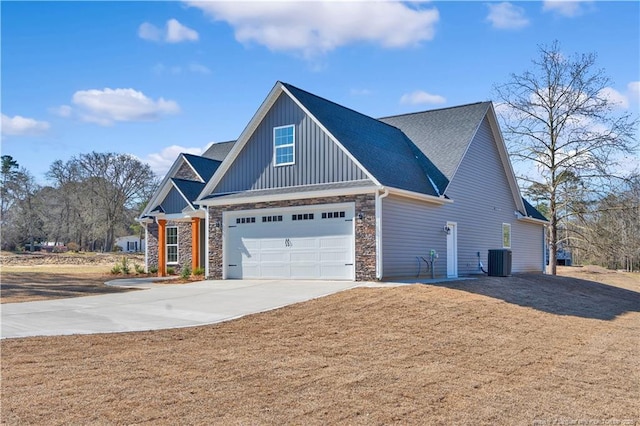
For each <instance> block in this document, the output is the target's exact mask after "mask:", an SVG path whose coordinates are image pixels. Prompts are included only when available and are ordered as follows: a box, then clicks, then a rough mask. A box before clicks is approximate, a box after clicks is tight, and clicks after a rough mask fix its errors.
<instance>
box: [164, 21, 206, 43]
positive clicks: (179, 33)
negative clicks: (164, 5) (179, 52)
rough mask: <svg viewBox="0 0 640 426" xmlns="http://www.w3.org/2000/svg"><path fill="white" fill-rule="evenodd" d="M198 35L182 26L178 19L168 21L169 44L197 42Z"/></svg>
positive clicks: (167, 36) (167, 39)
mask: <svg viewBox="0 0 640 426" xmlns="http://www.w3.org/2000/svg"><path fill="white" fill-rule="evenodd" d="M197 40H198V33H197V32H196V31H195V30H192V29H191V28H189V27H186V26H184V25H182V24H181V23H180V22H178V20H177V19H169V20H168V21H167V35H166V36H165V41H166V42H167V43H180V42H181V41H197Z"/></svg>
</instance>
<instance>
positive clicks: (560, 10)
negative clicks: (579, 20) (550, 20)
mask: <svg viewBox="0 0 640 426" xmlns="http://www.w3.org/2000/svg"><path fill="white" fill-rule="evenodd" d="M591 3H592V1H589V0H586V1H581V0H545V1H544V2H543V4H542V10H543V11H544V12H553V13H555V14H556V15H561V16H566V17H568V18H573V17H574V16H578V15H581V14H582V13H583V12H584V9H585V8H584V6H586V5H589V4H591Z"/></svg>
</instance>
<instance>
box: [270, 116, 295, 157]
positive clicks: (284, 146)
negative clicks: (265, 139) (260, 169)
mask: <svg viewBox="0 0 640 426" xmlns="http://www.w3.org/2000/svg"><path fill="white" fill-rule="evenodd" d="M289 127H291V129H292V130H293V135H292V137H293V141H292V142H291V143H290V144H286V145H278V146H276V131H277V130H279V129H286V128H289ZM289 147H291V148H292V150H293V161H291V162H288V163H278V161H277V159H278V155H277V153H278V148H289ZM293 164H296V126H295V125H293V124H287V125H286V126H276V127H274V128H273V166H274V167H280V166H291V165H293Z"/></svg>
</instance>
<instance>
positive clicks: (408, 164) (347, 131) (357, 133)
mask: <svg viewBox="0 0 640 426" xmlns="http://www.w3.org/2000/svg"><path fill="white" fill-rule="evenodd" d="M281 84H282V85H283V86H284V87H285V88H286V89H287V91H288V92H289V93H290V94H291V96H293V97H294V98H295V99H296V100H298V102H300V104H302V106H304V108H305V109H306V110H307V111H309V113H310V114H311V115H312V116H313V117H315V118H316V119H317V120H318V121H319V122H320V123H322V125H323V126H324V127H325V128H326V129H327V131H328V132H329V133H330V134H331V135H332V136H333V137H334V138H335V139H337V140H338V141H339V142H340V144H341V145H342V146H343V147H344V148H345V149H346V150H347V151H348V152H349V153H350V154H351V155H352V156H353V157H355V158H356V159H357V160H358V162H359V163H360V164H362V166H363V167H364V168H365V169H366V170H367V171H368V172H369V173H370V174H371V175H373V176H374V177H375V178H376V179H377V180H378V182H380V184H382V185H384V186H390V187H394V188H400V189H405V190H408V191H413V192H419V193H422V194H427V195H432V196H438V195H440V194H439V191H438V189H437V188H436V187H434V185H433V183H432V180H430V178H431V179H433V177H432V176H431V175H439V172H438V170H437V169H436V168H435V167H434V166H433V164H432V163H431V162H430V161H429V160H428V159H427V158H426V157H425V156H424V155H420V153H419V152H416V150H415V149H413V144H412V142H411V141H410V140H409V138H407V136H406V135H405V134H404V133H402V131H400V130H399V129H397V128H396V127H393V126H390V125H388V124H386V123H383V122H381V121H379V120H376V119H374V118H371V117H369V116H366V115H364V114H361V113H359V112H357V111H354V110H352V109H349V108H346V107H343V106H342V105H338V104H336V103H335V102H332V101H329V100H327V99H324V98H321V97H319V96H316V95H314V94H311V93H309V92H306V91H304V90H302V89H298V88H297V87H295V86H292V85H290V84H287V83H281Z"/></svg>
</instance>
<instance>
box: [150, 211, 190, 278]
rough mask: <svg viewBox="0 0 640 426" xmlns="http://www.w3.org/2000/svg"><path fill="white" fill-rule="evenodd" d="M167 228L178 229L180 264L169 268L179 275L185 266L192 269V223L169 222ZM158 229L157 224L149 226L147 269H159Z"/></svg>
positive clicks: (170, 265)
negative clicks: (174, 227)
mask: <svg viewBox="0 0 640 426" xmlns="http://www.w3.org/2000/svg"><path fill="white" fill-rule="evenodd" d="M166 226H167V227H169V226H177V227H178V264H177V265H176V264H167V268H173V269H175V272H176V274H179V273H180V271H182V267H183V266H184V265H186V266H188V267H189V268H190V267H191V222H178V221H175V220H167V225H166ZM158 229H159V227H158V224H157V223H155V222H154V223H150V224H148V225H147V232H148V240H147V241H146V244H147V246H146V247H147V262H148V264H147V268H153V267H156V268H157V267H158ZM147 270H148V269H147Z"/></svg>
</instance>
